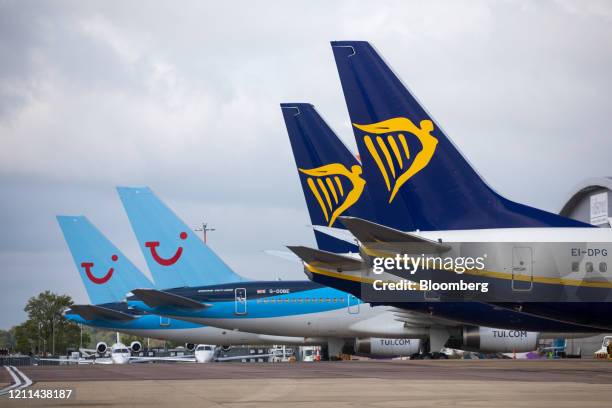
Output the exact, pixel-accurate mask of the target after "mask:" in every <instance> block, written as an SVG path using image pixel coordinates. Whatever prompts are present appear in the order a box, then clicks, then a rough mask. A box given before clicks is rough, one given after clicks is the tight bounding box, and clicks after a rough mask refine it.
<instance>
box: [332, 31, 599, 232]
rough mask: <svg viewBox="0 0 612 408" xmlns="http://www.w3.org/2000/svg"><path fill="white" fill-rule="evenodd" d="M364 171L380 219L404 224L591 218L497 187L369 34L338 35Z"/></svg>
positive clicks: (485, 224)
mask: <svg viewBox="0 0 612 408" xmlns="http://www.w3.org/2000/svg"><path fill="white" fill-rule="evenodd" d="M332 49H333V52H334V57H335V60H336V65H337V68H338V72H339V74H340V81H341V83H342V89H343V91H344V97H345V99H346V104H347V106H348V110H349V114H350V117H351V122H352V124H353V131H354V133H355V138H356V140H357V147H358V149H359V153H360V156H361V160H362V165H363V177H364V178H365V180H366V182H367V183H368V186H369V193H370V197H371V198H372V200H373V202H374V204H375V206H376V209H377V210H378V214H379V215H380V217H381V218H380V219H379V220H377V222H379V223H381V224H384V225H388V226H390V227H394V228H398V229H402V230H417V229H420V230H447V229H476V228H513V227H585V226H589V225H588V224H584V223H581V222H578V221H574V220H571V219H568V218H565V217H561V216H559V215H556V214H552V213H549V212H546V211H542V210H538V209H535V208H532V207H529V206H526V205H523V204H519V203H515V202H513V201H510V200H508V199H506V198H504V197H502V196H500V195H499V194H497V193H496V192H495V191H493V190H492V189H491V188H490V187H489V186H488V185H487V184H486V183H485V182H484V180H482V178H481V177H480V176H479V175H478V174H477V173H476V171H475V170H474V169H473V168H472V167H471V166H470V164H469V163H468V162H467V160H466V159H465V158H464V157H463V156H462V155H461V153H460V152H459V151H458V149H457V148H456V147H455V146H454V145H453V143H452V142H451V140H450V139H449V138H448V137H447V136H446V135H445V134H444V132H443V131H442V129H441V128H440V127H439V126H438V124H437V123H436V122H435V121H434V120H433V118H431V116H430V115H429V114H428V113H427V112H426V111H425V110H424V109H423V108H422V107H421V105H420V104H419V103H418V102H417V100H416V99H415V98H414V97H413V96H412V94H411V93H410V91H409V90H408V89H407V88H406V87H405V86H404V85H403V84H402V82H401V81H400V80H399V78H398V77H397V76H396V75H395V74H394V73H393V71H392V70H391V69H390V68H389V67H388V66H387V64H386V63H385V62H384V61H383V59H382V58H381V57H380V55H378V53H377V52H376V50H375V49H374V48H373V47H372V46H371V45H370V44H369V43H367V42H364V41H334V42H332Z"/></svg>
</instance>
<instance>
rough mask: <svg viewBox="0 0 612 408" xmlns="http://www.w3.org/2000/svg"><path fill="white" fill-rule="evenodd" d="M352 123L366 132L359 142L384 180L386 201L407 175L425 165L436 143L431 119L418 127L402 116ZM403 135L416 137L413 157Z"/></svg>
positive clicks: (391, 197) (394, 193) (405, 180)
mask: <svg viewBox="0 0 612 408" xmlns="http://www.w3.org/2000/svg"><path fill="white" fill-rule="evenodd" d="M353 126H355V127H356V128H357V129H360V130H362V131H364V132H366V134H365V135H363V141H364V143H365V145H366V148H367V149H368V152H369V153H370V155H371V156H372V158H373V159H374V162H375V163H376V166H377V167H378V170H379V171H380V174H381V175H382V177H383V179H384V180H385V184H386V186H387V190H388V191H389V192H391V196H390V197H389V203H391V202H392V201H393V199H394V198H395V196H396V194H397V192H398V191H399V189H400V188H401V187H402V186H403V185H404V184H405V183H406V182H407V181H408V180H409V179H410V178H412V177H413V176H414V175H415V174H417V173H418V172H419V171H421V170H423V169H424V168H425V167H426V166H427V165H428V164H429V161H430V160H431V158H432V157H433V155H434V152H435V151H436V146H437V145H438V139H436V138H435V137H434V136H432V134H431V132H432V131H433V129H434V125H433V122H432V121H431V120H422V121H421V122H420V127H417V126H416V125H415V124H414V123H412V121H411V120H410V119H407V118H402V117H398V118H393V119H389V120H384V121H382V122H378V123H372V124H371V125H358V124H356V123H353ZM407 134H411V135H413V136H416V138H417V139H418V140H419V142H420V143H421V150H420V151H419V152H418V153H417V154H416V155H414V158H413V157H412V156H411V152H410V149H409V145H408V142H407V140H406V135H407Z"/></svg>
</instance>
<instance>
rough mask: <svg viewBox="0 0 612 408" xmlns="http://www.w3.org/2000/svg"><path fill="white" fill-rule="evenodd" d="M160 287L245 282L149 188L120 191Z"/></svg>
mask: <svg viewBox="0 0 612 408" xmlns="http://www.w3.org/2000/svg"><path fill="white" fill-rule="evenodd" d="M117 191H118V192H119V197H120V198H121V202H122V203H123V207H124V208H125V211H126V212H127V215H128V218H129V220H130V224H131V225H132V229H133V230H134V233H135V234H136V239H137V240H138V244H139V245H140V249H141V250H142V253H143V255H144V257H145V259H146V261H147V265H148V266H149V269H150V270H151V274H152V275H153V279H155V282H156V284H157V287H159V288H163V289H168V288H173V287H181V286H205V285H216V284H221V283H230V282H238V281H242V280H244V279H243V278H242V277H241V276H239V275H237V274H236V273H235V272H234V271H233V270H232V269H231V268H230V267H229V266H227V265H226V264H225V263H224V262H223V261H222V260H221V258H219V257H218V256H217V254H215V253H214V252H213V251H212V249H210V248H209V247H208V246H207V245H206V244H204V242H202V240H201V239H200V238H199V237H198V236H197V235H196V234H195V233H194V232H193V231H192V230H191V228H189V227H188V226H187V225H185V223H184V222H183V221H182V220H181V219H179V218H178V217H177V216H176V215H175V214H174V212H173V211H172V210H171V209H170V208H168V207H167V206H166V205H165V204H164V203H163V202H162V201H161V200H160V199H159V198H158V197H157V196H156V195H155V194H154V193H153V191H151V189H150V188H148V187H139V188H131V187H117Z"/></svg>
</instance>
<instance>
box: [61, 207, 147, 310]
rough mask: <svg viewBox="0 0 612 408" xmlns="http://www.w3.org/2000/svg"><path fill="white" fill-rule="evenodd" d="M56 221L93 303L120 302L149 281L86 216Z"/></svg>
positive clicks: (66, 217)
mask: <svg viewBox="0 0 612 408" xmlns="http://www.w3.org/2000/svg"><path fill="white" fill-rule="evenodd" d="M57 221H58V223H59V225H60V228H61V229H62V233H63V234H64V239H65V240H66V243H67V244H68V248H69V249H70V252H71V254H72V258H73V259H74V263H75V264H76V267H77V269H78V270H79V274H80V275H81V279H82V280H83V284H84V285H85V289H86V291H87V294H88V295H89V299H90V301H91V303H93V304H104V303H113V302H120V301H121V300H123V299H124V298H125V295H126V294H127V293H128V292H130V291H131V290H132V289H134V288H150V287H152V286H153V285H152V284H151V282H150V281H149V280H148V279H147V278H146V276H144V275H143V274H142V272H141V271H140V270H138V268H136V266H135V265H134V264H133V263H132V262H130V260H129V259H127V258H126V257H125V255H124V254H123V253H122V252H121V251H120V250H119V249H118V248H117V247H116V246H115V245H113V243H112V242H110V241H109V240H108V239H107V238H106V237H105V236H104V235H103V234H102V233H101V232H100V231H99V230H98V229H97V228H96V227H95V226H94V225H93V224H92V223H91V222H89V220H88V219H87V218H86V217H83V216H58V217H57Z"/></svg>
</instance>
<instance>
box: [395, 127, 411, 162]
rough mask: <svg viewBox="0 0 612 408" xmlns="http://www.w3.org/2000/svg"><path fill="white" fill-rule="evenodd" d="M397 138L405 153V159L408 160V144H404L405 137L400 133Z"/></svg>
mask: <svg viewBox="0 0 612 408" xmlns="http://www.w3.org/2000/svg"><path fill="white" fill-rule="evenodd" d="M398 137H399V140H400V143H401V144H402V147H403V148H404V153H406V159H410V150H409V149H408V142H406V137H405V136H404V134H403V133H400V134H399V136H398Z"/></svg>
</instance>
